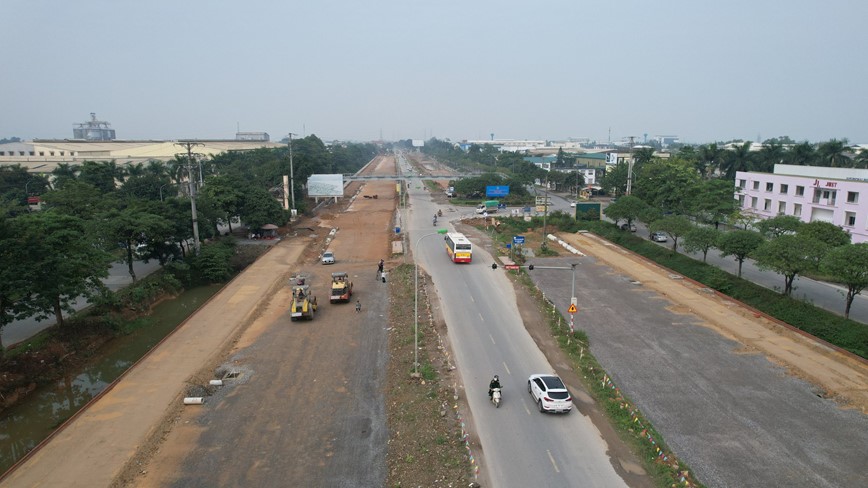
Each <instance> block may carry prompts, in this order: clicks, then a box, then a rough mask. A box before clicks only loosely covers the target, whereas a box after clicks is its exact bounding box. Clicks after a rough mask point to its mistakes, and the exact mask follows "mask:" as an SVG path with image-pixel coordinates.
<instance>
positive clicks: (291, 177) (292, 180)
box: [289, 132, 298, 214]
mask: <svg viewBox="0 0 868 488" xmlns="http://www.w3.org/2000/svg"><path fill="white" fill-rule="evenodd" d="M297 135H298V134H293V133H292V132H290V133H289V190H290V193H291V194H292V213H293V214H295V175H294V173H293V170H292V136H297Z"/></svg>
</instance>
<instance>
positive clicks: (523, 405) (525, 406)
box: [521, 403, 530, 415]
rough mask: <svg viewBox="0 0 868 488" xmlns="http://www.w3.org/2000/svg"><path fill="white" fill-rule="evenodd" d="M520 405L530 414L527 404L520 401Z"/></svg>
mask: <svg viewBox="0 0 868 488" xmlns="http://www.w3.org/2000/svg"><path fill="white" fill-rule="evenodd" d="M521 406H522V407H524V411H525V412H527V414H528V415H530V410H529V409H528V408H527V405H525V404H524V403H522V404H521Z"/></svg>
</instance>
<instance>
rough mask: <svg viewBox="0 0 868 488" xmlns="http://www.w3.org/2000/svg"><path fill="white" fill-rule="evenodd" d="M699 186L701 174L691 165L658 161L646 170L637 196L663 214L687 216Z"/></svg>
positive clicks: (642, 172) (675, 160) (637, 180)
mask: <svg viewBox="0 0 868 488" xmlns="http://www.w3.org/2000/svg"><path fill="white" fill-rule="evenodd" d="M698 183H699V173H698V172H697V171H696V168H694V167H693V166H692V165H691V164H690V163H689V162H686V161H680V160H677V159H668V160H665V159H655V160H653V161H651V162H649V163H648V164H646V165H644V166H643V167H642V171H641V173H640V174H639V175H638V177H637V178H636V184H635V186H634V188H635V192H634V194H635V195H636V196H637V197H639V198H641V199H642V200H644V201H645V202H647V203H648V205H650V206H652V207H657V208H659V209H661V210H662V211H663V212H673V213H676V214H685V213H687V210H688V208H689V202H691V201H693V195H694V194H695V192H696V191H697V189H698Z"/></svg>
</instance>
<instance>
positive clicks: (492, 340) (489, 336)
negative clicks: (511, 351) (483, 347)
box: [488, 334, 497, 346]
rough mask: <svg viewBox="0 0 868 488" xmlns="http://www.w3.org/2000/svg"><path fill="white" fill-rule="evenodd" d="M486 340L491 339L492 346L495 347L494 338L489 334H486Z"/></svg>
mask: <svg viewBox="0 0 868 488" xmlns="http://www.w3.org/2000/svg"><path fill="white" fill-rule="evenodd" d="M488 338H489V339H491V343H492V344H494V345H495V346H496V345H497V342H494V337H492V336H491V334H488Z"/></svg>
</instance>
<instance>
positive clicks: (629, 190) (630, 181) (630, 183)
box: [627, 136, 633, 195]
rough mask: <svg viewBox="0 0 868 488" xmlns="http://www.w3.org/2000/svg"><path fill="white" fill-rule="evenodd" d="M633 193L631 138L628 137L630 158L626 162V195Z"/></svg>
mask: <svg viewBox="0 0 868 488" xmlns="http://www.w3.org/2000/svg"><path fill="white" fill-rule="evenodd" d="M632 191H633V136H630V158H629V159H628V160H627V195H630V194H631V193H632Z"/></svg>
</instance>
